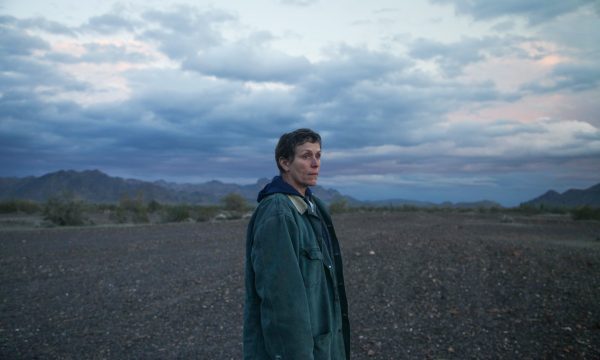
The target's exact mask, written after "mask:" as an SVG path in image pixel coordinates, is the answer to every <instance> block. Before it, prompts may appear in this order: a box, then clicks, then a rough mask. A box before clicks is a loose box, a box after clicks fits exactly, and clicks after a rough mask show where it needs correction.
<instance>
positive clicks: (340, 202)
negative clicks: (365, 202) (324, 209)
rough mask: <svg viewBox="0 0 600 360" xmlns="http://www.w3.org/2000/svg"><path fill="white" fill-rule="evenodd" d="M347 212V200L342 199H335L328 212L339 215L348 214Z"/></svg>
mask: <svg viewBox="0 0 600 360" xmlns="http://www.w3.org/2000/svg"><path fill="white" fill-rule="evenodd" d="M348 210H349V206H348V200H346V199H344V198H338V199H335V200H333V201H332V202H331V203H330V204H329V212H330V213H331V214H341V213H345V212H348Z"/></svg>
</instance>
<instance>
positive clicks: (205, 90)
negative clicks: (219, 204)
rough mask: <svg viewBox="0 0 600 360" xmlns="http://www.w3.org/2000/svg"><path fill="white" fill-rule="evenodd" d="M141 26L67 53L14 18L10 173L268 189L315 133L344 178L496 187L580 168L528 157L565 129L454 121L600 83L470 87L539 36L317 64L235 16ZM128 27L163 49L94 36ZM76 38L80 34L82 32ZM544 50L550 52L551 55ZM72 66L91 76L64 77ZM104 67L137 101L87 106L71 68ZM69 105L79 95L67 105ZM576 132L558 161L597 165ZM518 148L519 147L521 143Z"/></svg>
mask: <svg viewBox="0 0 600 360" xmlns="http://www.w3.org/2000/svg"><path fill="white" fill-rule="evenodd" d="M141 19H142V21H136V20H133V19H132V18H129V17H127V16H125V15H119V14H114V15H104V16H98V17H95V18H92V19H90V20H89V21H88V22H86V23H84V25H82V26H80V27H77V28H74V29H76V30H73V31H75V33H76V34H78V35H79V36H81V37H83V36H86V38H85V39H86V40H85V41H83V40H82V41H77V42H76V43H75V45H76V46H77V51H76V52H75V51H73V52H68V51H69V50H64V49H63V50H62V51H61V52H58V50H56V51H55V50H53V49H52V46H50V44H49V43H48V42H46V41H45V40H43V38H41V37H36V36H33V35H29V34H30V33H37V32H29V31H28V30H30V29H33V27H34V26H37V27H36V28H35V29H37V30H36V31H38V32H39V31H42V29H43V26H46V30H43V31H47V32H52V31H53V32H52V34H56V33H58V30H57V29H60V27H56V29H55V30H50V29H49V28H50V26H49V25H48V24H46V25H43V26H42V25H39V24H44V22H43V21H40V20H39V19H38V20H36V21H37V24H38V25H34V21H29V22H28V21H21V20H17V19H15V18H10V17H3V18H0V24H1V25H0V26H2V27H1V28H0V31H3V33H2V34H3V35H6V36H1V37H0V50H1V51H2V53H3V54H6V56H3V57H0V66H2V68H3V69H6V71H5V72H3V73H2V74H0V76H2V81H1V82H0V89H1V92H2V97H0V117H1V123H0V160H1V161H2V163H3V164H4V167H5V169H6V171H8V172H10V173H11V174H18V175H27V174H30V173H31V171H32V170H31V169H35V171H36V173H37V174H39V173H40V171H51V170H56V169H59V168H76V169H82V168H90V167H98V168H100V169H102V170H104V171H107V172H109V173H116V174H123V173H129V174H130V175H129V176H136V177H147V178H157V177H165V176H166V177H169V178H172V179H176V178H177V177H182V176H195V177H205V178H207V179H208V178H217V179H219V178H223V177H231V178H236V177H237V178H241V177H244V178H252V177H254V178H258V177H262V176H269V175H271V174H273V173H274V172H275V171H276V170H275V167H274V164H273V159H272V158H273V147H274V145H275V142H276V141H277V138H278V137H279V136H280V134H282V133H283V132H285V131H289V130H290V129H293V128H297V127H305V126H308V127H311V128H314V129H315V130H317V131H320V132H321V134H322V136H323V138H324V140H325V141H324V154H325V159H326V161H327V170H326V172H329V174H334V175H352V176H354V175H356V176H358V175H365V174H367V175H372V174H377V175H382V176H389V175H391V176H392V177H393V176H396V175H397V174H409V176H408V177H409V178H410V179H409V180H411V181H413V182H418V181H432V183H434V184H438V183H439V182H435V176H436V174H442V176H441V177H442V178H444V179H447V180H446V181H447V183H454V182H456V183H459V182H464V183H467V184H469V185H470V184H476V185H477V186H480V184H489V183H494V181H492V180H490V176H491V175H489V174H501V173H503V172H508V171H511V169H517V170H519V171H521V170H523V171H530V170H531V167H535V166H537V165H535V164H534V165H532V162H530V159H532V160H531V161H534V162H535V161H538V160H537V158H536V157H539V158H541V159H543V162H542V161H540V162H539V164H541V165H539V166H540V167H548V166H552V164H556V163H557V162H559V161H566V160H564V157H566V155H564V156H563V158H562V160H556V159H557V158H559V156H555V157H554V158H553V157H552V156H553V155H552V156H550V155H548V156H546V155H541V154H543V151H544V150H545V148H544V147H543V146H542V147H541V148H540V149H537V148H536V149H530V148H526V149H523V148H520V147H519V148H517V149H514V147H515V144H517V145H519V144H525V145H526V146H529V145H535V144H537V143H544V141H545V136H546V135H547V134H550V135H552V136H553V137H552V136H551V137H550V138H549V139H551V140H554V139H558V140H556V142H560V141H562V139H563V138H561V137H560V136H561V132H560V131H559V130H561V129H558V127H557V125H556V124H554V123H546V122H540V121H533V122H531V123H528V124H522V123H519V122H517V121H513V120H509V119H508V120H502V119H500V120H491V121H489V122H488V123H486V124H482V122H481V121H478V119H477V118H475V119H473V120H471V121H467V120H466V119H465V120H461V121H459V122H456V123H449V122H447V116H448V114H449V113H452V112H455V111H457V110H459V109H463V108H465V107H469V106H475V105H476V106H478V107H481V108H485V107H486V106H487V105H489V104H506V103H511V102H514V101H517V100H519V99H520V97H521V96H525V95H528V94H530V93H532V92H540V93H544V92H554V91H562V90H572V91H580V90H585V89H589V88H594V86H597V85H598V73H597V70H595V69H594V67H593V66H590V67H572V66H571V67H568V66H563V67H561V66H558V67H556V68H555V69H554V71H553V72H552V73H551V74H550V75H551V76H550V78H551V79H550V80H552V81H551V82H549V81H548V80H549V79H545V81H544V82H541V83H539V84H531V85H530V86H529V87H527V88H523V89H521V91H520V92H517V93H511V92H508V93H507V92H503V91H500V90H499V89H498V88H497V86H496V84H494V83H493V82H492V81H490V80H485V81H473V80H469V81H465V80H464V79H460V78H459V77H457V76H456V75H458V74H461V72H463V71H464V69H465V66H467V65H469V64H474V63H479V62H483V61H486V60H488V59H489V58H491V57H494V56H513V57H515V56H516V57H522V58H528V57H531V56H532V55H529V54H527V53H524V52H523V51H522V50H520V47H519V44H520V43H521V41H522V40H523V39H519V38H515V37H510V36H504V37H483V38H476V37H469V38H463V39H461V40H459V41H457V42H453V43H442V42H439V41H435V40H432V39H418V40H416V41H414V42H412V43H410V44H409V47H410V49H409V50H410V51H409V52H408V53H407V55H404V54H399V53H397V52H393V51H387V50H379V51H376V50H373V49H372V48H367V47H360V46H349V45H339V46H331V47H330V48H329V49H327V50H326V51H323V53H322V54H321V55H322V56H321V58H320V59H319V60H318V61H317V60H312V61H311V60H309V59H308V58H306V57H302V56H292V55H289V54H287V53H285V52H283V51H278V50H276V49H275V47H274V46H273V44H274V43H275V42H276V40H277V39H276V37H275V36H274V35H273V34H270V33H268V32H252V31H249V30H248V33H245V34H244V35H243V36H242V35H240V37H238V38H235V39H232V38H231V37H225V36H224V33H223V29H222V27H223V26H225V25H227V24H229V25H233V27H237V26H239V25H240V24H237V23H236V22H237V19H236V18H235V16H233V15H231V14H229V13H226V12H221V11H217V10H211V11H204V12H203V11H199V10H197V9H194V8H176V9H174V10H170V11H166V12H160V11H152V12H144V13H142V15H141ZM65 29H68V28H65ZM117 31H120V32H127V33H128V34H129V35H130V37H129V38H135V39H136V41H137V42H142V43H145V44H144V45H148V46H147V48H144V50H140V49H141V48H139V47H137V48H136V47H135V46H133V47H132V46H130V45H129V44H128V43H127V42H115V43H106V42H94V40H93V36H94V35H97V34H100V35H101V38H102V39H105V37H106V34H110V33H112V32H117ZM63 35H67V36H71V35H70V33H69V32H68V31H64V32H63ZM88 36H89V37H90V39H88V38H87V37H88ZM523 41H524V40H523ZM153 46H156V47H157V50H158V51H159V52H162V53H163V54H164V55H165V56H166V57H167V58H168V59H169V61H168V62H167V64H165V62H161V61H162V56H158V57H159V58H160V59H158V60H157V59H156V58H154V57H155V56H156V53H155V52H154V53H153V50H155V49H153ZM148 49H151V50H149V52H148V53H146V52H142V51H148ZM535 53H536V54H537V55H536V56H544V55H545V54H546V52H545V50H544V49H543V48H540V49H536V52H535ZM149 54H151V55H149ZM540 54H541V55H540ZM420 60H428V61H433V62H434V63H436V64H437V65H438V66H439V67H440V69H441V70H442V72H443V73H444V74H446V75H447V76H446V77H439V76H437V75H434V74H431V73H428V72H425V71H422V70H419V67H418V66H417V63H418V62H419V61H420ZM150 61H156V62H161V63H160V65H159V66H156V65H155V64H154V63H151V62H150ZM70 64H76V65H78V66H76V67H70V66H64V65H70ZM117 64H119V65H123V64H124V65H126V66H124V67H122V68H121V67H117V66H116V65H117ZM79 65H81V66H79ZM112 65H115V66H114V67H111V66H112ZM140 65H143V66H140ZM94 66H97V67H101V68H102V69H109V71H110V70H112V69H114V71H115V77H117V78H119V79H120V80H122V82H123V84H126V88H127V89H126V90H127V94H126V95H127V96H126V97H123V98H120V99H119V101H112V100H111V101H110V102H98V103H94V102H92V103H91V104H89V103H84V102H81V101H78V99H76V98H73V99H71V97H70V95H71V94H75V95H82V94H83V95H85V94H86V93H88V90H89V89H95V87H94V86H95V85H96V84H92V83H86V82H84V81H83V80H77V79H75V78H74V77H73V76H74V75H72V73H67V72H66V70H65V68H69V69H71V68H77V69H79V68H80V67H81V68H83V69H84V70H85V71H87V69H90V68H94ZM123 68H126V69H130V70H123ZM69 74H71V75H69ZM82 78H85V77H82ZM88 81H90V82H91V81H92V80H88ZM104 85H106V84H104ZM110 85H112V84H110ZM103 91H110V89H109V90H103ZM56 94H62V95H63V96H62V97H60V98H59V99H56V98H53V95H56ZM65 94H66V95H65ZM92 96H93V95H92ZM65 99H66V100H65ZM474 104H475V105H474ZM572 125H573V126H579V127H580V129H579V130H577V131H574V132H572V134H571V133H569V134H567V135H572V137H573V138H575V140H576V141H577V142H581V143H583V144H584V145H581V146H579V145H574V143H573V142H568V141H567V142H566V143H565V145H564V146H565V149H562V148H561V149H560V151H563V152H562V153H561V152H560V151H558V150H556V153H558V154H566V153H567V152H568V151H567V150H569V151H570V153H571V154H575V155H569V156H571V157H570V158H569V159H571V160H572V159H576V156H580V155H577V154H582V153H585V151H584V150H585V149H587V150H586V151H587V154H597V153H598V150H597V149H596V148H595V147H594V145H593V144H594V142H595V141H597V139H598V133H597V132H594V131H593V129H590V127H585V126H584V125H585V124H582V123H574V124H572ZM569 131H571V130H569ZM513 139H519V140H518V141H517V142H516V143H514V144H513V143H511V141H513ZM546 142H548V141H546ZM545 146H547V145H545ZM586 146H587V148H586ZM517 147H518V146H517ZM507 149H508V150H507ZM582 149H584V150H582ZM536 151H537V152H536ZM507 153H508V155H506V154H507ZM328 154H332V156H331V157H330V158H328ZM573 161H575V160H573ZM536 164H537V163H536ZM573 168H575V166H573ZM499 169H502V170H499ZM412 174H414V175H412ZM423 174H425V175H423ZM461 174H468V175H465V176H472V177H473V179H466V177H465V176H463V175H461ZM461 176H463V177H462V178H461ZM438 181H440V180H439V179H438ZM447 183H446V186H447Z"/></svg>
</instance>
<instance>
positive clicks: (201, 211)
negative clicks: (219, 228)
mask: <svg viewBox="0 0 600 360" xmlns="http://www.w3.org/2000/svg"><path fill="white" fill-rule="evenodd" d="M219 210H220V209H219V207H218V206H197V207H196V208H195V209H194V218H195V219H196V220H197V221H208V220H211V219H213V218H214V217H215V216H217V214H218V213H219Z"/></svg>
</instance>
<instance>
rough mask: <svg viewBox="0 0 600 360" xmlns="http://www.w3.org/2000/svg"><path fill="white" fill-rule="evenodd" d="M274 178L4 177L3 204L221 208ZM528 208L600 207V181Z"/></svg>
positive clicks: (252, 196)
mask: <svg viewBox="0 0 600 360" xmlns="http://www.w3.org/2000/svg"><path fill="white" fill-rule="evenodd" d="M269 181H270V180H269V179H266V178H262V179H258V180H257V182H256V183H254V184H248V185H239V184H233V183H224V182H221V181H218V180H212V181H208V182H204V183H197V184H190V183H175V182H167V181H164V180H158V181H153V182H151V181H143V180H137V179H124V178H120V177H113V176H110V175H107V174H106V173H104V172H102V171H100V170H83V171H75V170H59V171H55V172H51V173H48V174H45V175H42V176H39V177H36V176H28V177H22V178H16V177H4V178H0V200H14V199H22V200H33V201H37V202H44V201H46V200H48V199H49V198H52V197H55V196H58V195H60V194H61V193H65V192H68V193H71V194H73V195H74V196H76V197H78V198H79V199H81V200H84V201H87V202H92V203H118V202H119V201H120V200H121V199H122V198H124V197H129V198H135V197H137V196H141V197H142V198H143V200H144V201H147V202H149V201H151V200H155V201H158V202H160V203H187V204H198V205H214V204H219V203H220V202H221V199H222V198H223V197H224V196H226V195H228V194H231V193H237V194H240V195H241V196H242V197H244V198H245V199H246V200H247V201H248V202H249V203H250V204H255V203H256V195H257V194H258V192H259V191H260V190H261V189H262V188H263V187H264V185H265V184H267V183H268V182H269ZM312 190H313V191H314V193H315V194H316V195H317V196H318V197H319V198H321V199H322V200H323V201H325V202H326V203H331V202H332V201H336V200H342V199H343V200H345V201H346V202H347V203H348V205H350V206H403V205H407V206H416V207H453V208H492V207H497V208H502V207H503V206H502V205H500V204H498V203H497V202H494V201H489V200H482V201H477V202H458V203H451V202H442V203H434V202H426V201H418V200H407V199H388V200H379V201H360V200H357V199H355V198H353V197H350V196H347V195H343V194H341V193H340V192H339V191H337V190H335V189H328V188H324V187H322V186H318V185H317V186H315V187H313V188H312ZM522 205H533V206H540V205H543V206H551V207H577V206H583V205H588V206H592V207H600V183H599V184H597V185H594V186H592V187H590V188H588V189H584V190H577V189H571V190H568V191H566V192H564V193H563V194H559V193H558V192H556V191H553V190H550V191H547V192H546V193H544V194H543V195H541V196H539V197H537V198H534V199H532V200H529V201H526V202H523V203H522Z"/></svg>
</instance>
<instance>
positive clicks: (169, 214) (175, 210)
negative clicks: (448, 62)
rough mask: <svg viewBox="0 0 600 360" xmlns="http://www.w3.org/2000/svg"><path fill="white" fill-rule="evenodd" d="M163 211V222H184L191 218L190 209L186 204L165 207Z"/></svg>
mask: <svg viewBox="0 0 600 360" xmlns="http://www.w3.org/2000/svg"><path fill="white" fill-rule="evenodd" d="M162 210H163V211H162V221H163V222H183V221H186V220H187V219H189V218H190V217H191V216H190V207H189V206H188V205H185V204H178V205H165V206H163V209H162Z"/></svg>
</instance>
